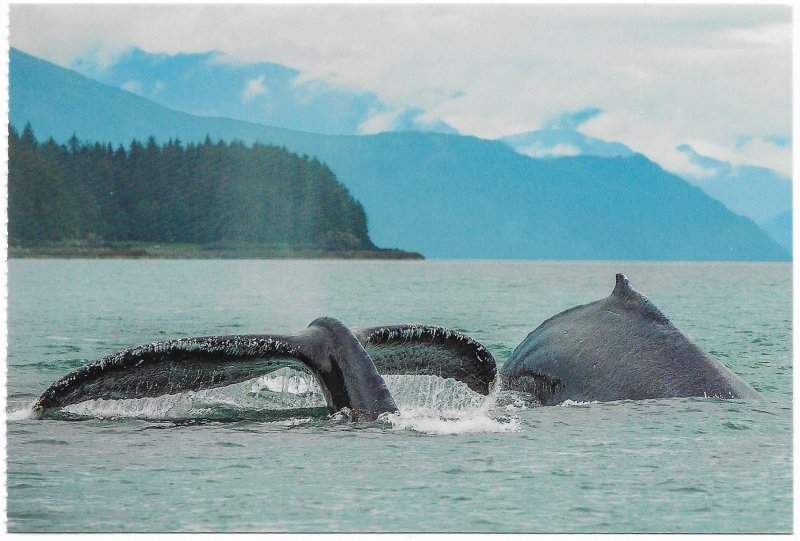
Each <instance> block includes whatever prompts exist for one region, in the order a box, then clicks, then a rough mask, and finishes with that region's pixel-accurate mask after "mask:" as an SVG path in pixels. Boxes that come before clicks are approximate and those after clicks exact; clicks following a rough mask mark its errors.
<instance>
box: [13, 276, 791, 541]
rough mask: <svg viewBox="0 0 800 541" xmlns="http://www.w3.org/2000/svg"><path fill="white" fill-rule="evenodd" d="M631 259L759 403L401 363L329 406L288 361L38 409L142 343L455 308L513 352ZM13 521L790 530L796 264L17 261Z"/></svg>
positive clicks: (501, 349) (402, 318)
mask: <svg viewBox="0 0 800 541" xmlns="http://www.w3.org/2000/svg"><path fill="white" fill-rule="evenodd" d="M616 272H625V273H626V274H627V275H628V277H629V279H630V280H631V283H632V284H633V286H634V287H635V288H636V289H637V290H639V291H641V292H643V293H644V294H646V295H647V296H648V297H649V298H650V299H651V300H652V301H653V302H655V304H656V305H657V306H658V307H659V308H661V310H662V311H663V312H664V313H665V314H666V315H667V316H668V317H670V319H672V321H673V322H674V323H675V324H676V326H677V327H678V328H679V329H681V330H682V331H683V332H684V333H685V334H687V335H688V336H690V337H691V338H692V339H694V340H695V341H696V342H697V343H699V344H700V345H701V346H702V347H703V348H705V349H706V350H707V351H709V352H711V353H712V354H713V355H714V356H716V357H717V358H718V359H719V360H720V361H722V362H723V363H725V364H726V365H728V366H729V367H731V368H732V369H733V370H734V371H735V372H736V373H737V374H739V375H740V376H741V377H742V378H743V379H744V380H745V381H747V382H749V383H750V384H751V385H752V386H753V387H754V388H755V389H756V390H757V391H759V393H760V394H761V398H760V399H758V400H753V401H738V400H731V401H723V400H718V399H703V398H693V399H666V400H649V401H640V402H633V401H622V402H612V403H588V404H564V405H560V406H553V407H536V406H535V405H533V404H531V403H529V402H528V401H526V400H525V397H524V396H522V395H517V394H515V393H493V394H492V395H490V396H489V397H483V396H481V395H476V394H474V393H472V392H470V391H469V390H468V389H466V388H465V387H464V386H463V385H460V384H458V383H455V382H453V381H443V380H438V379H436V378H425V377H408V376H405V377H403V376H393V377H389V378H387V384H388V385H389V387H390V390H391V391H392V393H393V394H394V396H395V399H396V401H397V403H398V405H399V407H400V410H401V412H400V413H399V414H398V415H393V416H388V417H387V418H383V419H380V420H378V421H376V422H373V423H356V424H354V423H352V422H349V421H348V420H347V419H343V418H341V417H337V416H335V417H333V418H329V417H328V415H327V414H326V413H325V411H324V409H323V408H321V406H322V405H323V404H324V402H323V401H322V399H321V397H320V394H319V391H318V389H317V388H316V384H315V383H314V382H312V381H308V380H307V379H306V378H305V377H303V376H302V375H300V374H298V373H293V372H291V371H286V370H284V371H282V372H280V373H278V374H273V375H272V376H269V377H263V378H260V379H258V380H253V381H249V382H245V383H242V384H238V385H235V386H232V387H229V388H226V389H217V390H213V391H205V392H197V393H185V394H183V395H178V396H172V397H164V398H158V399H143V400H125V401H117V402H114V401H93V402H87V403H83V404H79V405H75V406H72V407H70V408H68V411H67V412H65V413H64V415H63V418H61V419H58V420H36V419H31V418H30V416H29V405H30V404H31V402H32V401H33V400H35V398H36V397H37V396H38V395H39V394H40V393H41V392H42V391H43V390H44V389H45V388H46V387H47V386H48V385H49V384H50V383H51V382H52V381H55V380H56V379H59V378H60V377H62V376H63V375H65V374H66V373H67V372H68V371H70V370H71V369H73V368H75V367H78V366H80V365H82V364H84V363H86V362H88V361H91V360H93V359H96V358H98V357H101V356H103V355H106V354H108V353H111V352H114V351H117V350H120V349H124V348H127V347H129V346H133V345H137V344H141V343H146V342H150V341H153V340H161V339H169V338H177V337H183V336H201V335H208V334H234V333H259V332H276V333H281V332H285V333H291V332H295V331H297V330H299V329H302V328H303V327H305V326H307V325H308V323H309V322H311V321H312V320H313V319H315V318H316V317H318V316H321V315H330V316H334V317H337V318H339V319H341V320H342V321H344V322H345V323H346V324H348V325H350V326H353V327H355V326H363V325H378V324H392V323H410V322H415V323H426V324H435V325H445V326H448V327H452V328H455V329H458V330H460V331H462V332H465V333H467V334H469V335H471V336H472V337H474V338H476V339H477V340H479V341H481V342H482V343H483V344H484V345H485V346H486V347H487V348H489V349H490V350H491V352H492V353H493V354H494V356H495V358H496V359H497V360H498V362H503V361H504V360H505V359H506V358H507V357H508V355H509V354H510V353H511V351H512V350H513V349H514V348H515V347H516V345H517V344H518V343H519V342H520V341H521V340H523V339H524V338H525V336H526V335H527V334H528V333H529V332H530V331H531V330H533V329H534V328H535V327H537V326H538V325H539V324H540V323H541V322H542V321H543V320H544V319H546V318H547V317H549V316H551V315H554V314H555V313H557V312H559V311H561V310H564V309H566V308H569V307H571V306H574V305H576V304H583V303H586V302H590V301H593V300H595V299H598V298H601V297H604V296H606V295H608V294H609V293H610V292H611V290H612V288H613V286H614V274H615V273H616ZM8 281H9V283H8V306H9V312H8V371H7V377H8V390H7V393H8V394H7V424H6V431H7V487H8V488H7V491H8V500H7V514H8V516H7V520H8V528H9V530H10V531H12V532H56V531H57V532H63V531H88V532H94V531H103V532H120V531H137V532H149V531H229V532H230V531H236V532H249V531H280V532H356V531H359V532H363V531H371V532H789V531H791V530H792V353H791V352H792V342H791V334H792V332H791V331H792V299H791V297H792V273H791V265H789V264H716V263H634V262H490V261H476V262H464V261H454V262H451V261H394V262H384V261H122V260H108V261H93V260H11V261H9V276H8Z"/></svg>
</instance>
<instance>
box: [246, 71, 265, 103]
mask: <svg viewBox="0 0 800 541" xmlns="http://www.w3.org/2000/svg"><path fill="white" fill-rule="evenodd" d="M266 93H267V87H266V86H264V75H259V76H258V77H256V78H255V79H250V80H249V81H247V84H245V85H244V90H243V91H242V99H243V100H245V101H249V100H252V99H253V98H255V97H256V96H260V95H261V94H266Z"/></svg>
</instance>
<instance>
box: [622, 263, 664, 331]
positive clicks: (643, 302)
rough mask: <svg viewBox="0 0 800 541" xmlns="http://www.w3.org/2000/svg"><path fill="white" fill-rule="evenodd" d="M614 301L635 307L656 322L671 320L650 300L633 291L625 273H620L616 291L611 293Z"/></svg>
mask: <svg viewBox="0 0 800 541" xmlns="http://www.w3.org/2000/svg"><path fill="white" fill-rule="evenodd" d="M610 298H611V299H612V300H616V301H619V302H625V303H626V304H629V305H633V306H634V307H635V308H636V310H638V311H640V312H641V313H642V314H644V315H646V316H647V317H649V318H650V319H653V320H656V321H658V322H660V323H668V322H669V319H668V318H667V316H665V315H664V314H663V313H662V312H661V310H659V309H658V307H656V305H655V304H653V303H652V302H651V301H650V299H648V298H647V297H645V296H644V295H642V294H641V293H639V292H638V291H636V290H635V289H633V287H632V286H631V282H630V280H628V277H627V276H625V275H624V274H623V273H621V272H618V273H617V276H616V284H615V285H614V290H613V291H612V292H611V297H610Z"/></svg>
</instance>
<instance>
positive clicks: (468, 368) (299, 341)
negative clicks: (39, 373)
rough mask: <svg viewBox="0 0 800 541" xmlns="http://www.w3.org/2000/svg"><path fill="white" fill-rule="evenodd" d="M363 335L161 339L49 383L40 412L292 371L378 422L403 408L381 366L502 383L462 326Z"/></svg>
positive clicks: (330, 324)
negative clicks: (312, 379) (310, 376)
mask: <svg viewBox="0 0 800 541" xmlns="http://www.w3.org/2000/svg"><path fill="white" fill-rule="evenodd" d="M357 332H358V335H355V334H354V333H353V332H352V331H351V330H350V329H349V328H347V327H346V326H345V325H344V324H343V323H342V322H341V321H339V320H337V319H334V318H330V317H322V318H318V319H316V320H314V321H313V322H311V324H310V325H309V326H308V327H307V328H306V329H304V330H302V331H300V332H298V333H296V334H293V335H271V334H252V335H232V336H206V337H199V338H181V339H176V340H168V341H162V342H153V343H150V344H145V345H142V346H137V347H133V348H129V349H126V350H123V351H120V352H118V353H114V354H111V355H108V356H106V357H103V358H101V359H98V360H96V361H94V362H92V363H89V364H87V365H85V366H82V367H80V368H77V369H76V370H74V371H72V372H70V373H69V374H67V375H66V376H64V377H63V378H62V379H60V380H58V381H56V382H55V383H53V384H52V385H50V386H49V387H48V388H47V389H46V390H45V391H44V392H43V393H42V395H41V396H40V397H39V399H38V400H37V401H36V402H35V404H34V406H33V409H34V412H35V415H36V416H38V417H42V416H44V415H46V413H47V412H48V411H51V410H54V409H58V408H63V407H66V406H69V405H72V404H77V403H79V402H83V401H86V400H91V399H112V400H118V399H129V398H145V397H156V396H162V395H170V394H177V393H181V392H185V391H198V390H202V389H211V388H216V387H224V386H228V385H232V384H235V383H240V382H243V381H246V380H250V379H254V378H257V377H259V376H263V375H265V374H269V373H271V372H273V371H275V370H278V369H280V368H284V367H291V368H295V369H301V370H307V371H310V372H311V373H312V374H313V375H314V377H315V379H316V380H317V381H318V382H319V384H320V387H321V389H322V393H323V395H324V397H325V401H326V403H327V407H328V410H329V411H330V412H331V413H335V412H337V411H340V410H342V409H345V408H347V409H349V410H350V416H351V417H352V418H353V419H355V420H373V419H375V418H377V417H378V416H379V415H381V414H383V413H393V412H397V405H396V404H395V401H394V399H393V398H392V396H391V393H390V392H389V390H388V389H387V387H386V384H385V382H384V380H383V377H382V376H381V373H379V369H380V368H386V369H387V372H386V373H387V374H431V375H438V376H440V377H443V378H448V377H452V378H454V379H457V380H460V381H464V382H465V383H466V384H467V385H469V386H470V387H471V388H473V389H475V390H477V391H479V392H483V393H484V394H487V393H488V388H489V385H490V383H491V381H492V380H493V379H494V375H495V370H496V369H495V364H494V359H493V358H492V356H491V354H490V353H489V352H488V351H486V350H485V348H483V346H481V345H480V344H478V343H477V342H475V341H474V340H472V339H470V338H468V337H466V336H464V335H462V334H461V333H458V332H457V331H452V330H449V329H445V328H443V327H428V326H419V325H402V326H395V327H374V328H370V329H363V330H360V331H357ZM365 348H366V349H365ZM371 354H372V355H374V356H375V358H374V359H373V358H372V357H371V356H370V355H371ZM375 359H377V360H376V361H375V362H373V361H374V360H375ZM437 364H441V366H436V365H437ZM484 390H485V391H484Z"/></svg>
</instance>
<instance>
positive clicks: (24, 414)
mask: <svg viewBox="0 0 800 541" xmlns="http://www.w3.org/2000/svg"><path fill="white" fill-rule="evenodd" d="M32 406H33V403H31V404H30V405H29V406H27V407H25V408H22V409H19V410H14V411H10V412H8V413H7V414H6V421H11V422H15V421H27V420H28V419H33V417H34V415H33V407H32Z"/></svg>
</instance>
